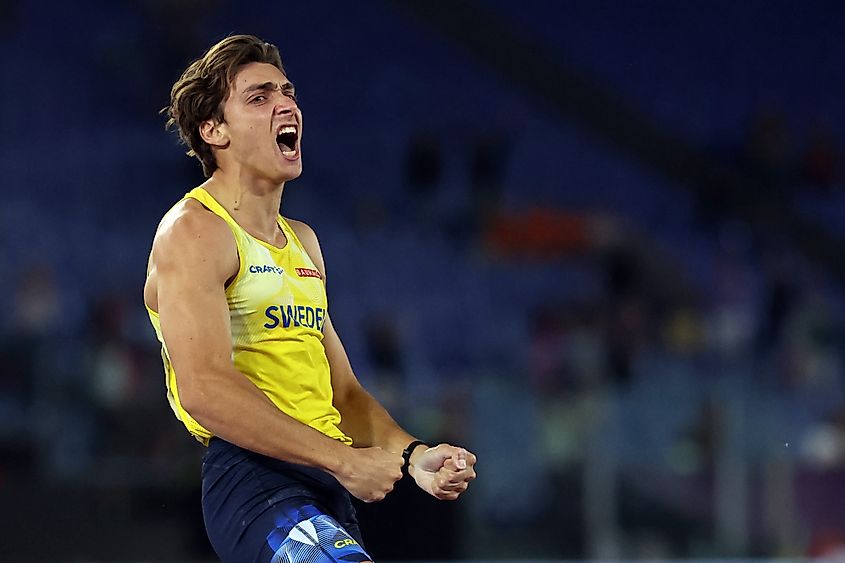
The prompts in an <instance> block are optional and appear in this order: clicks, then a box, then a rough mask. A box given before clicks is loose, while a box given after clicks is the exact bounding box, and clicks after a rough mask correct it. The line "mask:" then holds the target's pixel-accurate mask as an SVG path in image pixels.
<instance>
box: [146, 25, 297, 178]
mask: <svg viewBox="0 0 845 563" xmlns="http://www.w3.org/2000/svg"><path fill="white" fill-rule="evenodd" d="M249 63H268V64H271V65H273V66H275V67H276V68H278V69H279V70H281V71H282V73H283V74H285V69H284V67H283V66H282V58H281V56H280V55H279V50H278V48H276V46H275V45H273V44H271V43H267V42H265V41H263V40H261V39H259V38H258V37H255V36H254V35H230V36H229V37H226V38H225V39H223V40H222V41H220V42H219V43H217V44H216V45H214V46H213V47H211V48H210V49H209V50H208V51H207V52H206V53H205V54H204V55H203V56H202V58H199V59H197V60H195V61H194V62H192V63H191V64H190V66H188V68H187V69H185V72H183V73H182V76H181V77H179V80H177V81H176V82H175V83H174V84H173V88H172V89H171V90H170V105H169V106H167V107H166V108H164V109H163V110H162V113H164V114H165V115H166V116H167V128H168V129H171V128H173V127H176V128H177V129H178V131H179V138H180V139H181V140H182V142H183V143H185V144H186V145H188V148H189V149H190V150H188V152H187V154H188V156H195V157H197V158H198V159H199V161H200V163H202V171H203V174H205V176H206V178H207V177H209V176H211V174H212V173H213V172H214V171H215V170H217V161H216V159H215V158H214V154H213V153H212V152H211V147H210V146H209V145H208V143H206V142H205V141H204V140H203V139H202V136H200V125H201V124H202V123H203V122H204V121H207V120H209V119H214V120H216V121H223V104H224V102H225V101H226V98H228V97H229V92H230V90H231V87H232V81H233V80H234V78H235V75H236V74H237V73H238V70H239V69H240V67H242V66H244V65H246V64H249Z"/></svg>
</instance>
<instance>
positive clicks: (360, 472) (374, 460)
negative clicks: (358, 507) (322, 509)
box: [333, 448, 402, 502]
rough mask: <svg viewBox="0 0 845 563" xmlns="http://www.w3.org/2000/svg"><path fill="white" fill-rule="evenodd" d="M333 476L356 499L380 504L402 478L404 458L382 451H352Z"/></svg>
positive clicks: (371, 449)
mask: <svg viewBox="0 0 845 563" xmlns="http://www.w3.org/2000/svg"><path fill="white" fill-rule="evenodd" d="M333 475H334V477H335V479H337V480H338V481H339V482H340V484H341V485H343V486H344V488H345V489H346V490H347V491H349V493H350V494H351V495H352V496H354V497H355V498H358V499H360V500H362V501H364V502H377V501H380V500H382V499H383V498H384V497H386V496H387V493H389V492H390V491H392V490H393V484H394V483H396V481H398V480H399V479H401V478H402V456H401V455H400V454H394V453H390V452H388V451H386V450H383V449H381V448H349V452H348V459H346V460H345V461H344V463H342V465H341V468H340V469H339V470H338V471H337V472H336V473H334V474H333Z"/></svg>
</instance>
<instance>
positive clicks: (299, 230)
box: [285, 217, 326, 275]
mask: <svg viewBox="0 0 845 563" xmlns="http://www.w3.org/2000/svg"><path fill="white" fill-rule="evenodd" d="M285 221H287V222H288V225H290V228H291V229H293V232H294V233H296V236H297V238H299V242H301V243H302V246H304V247H305V251H306V252H308V256H310V257H311V260H312V261H313V262H314V264H315V265H316V266H317V268H319V269H320V271H321V272H322V273H323V275H326V266H325V263H324V261H323V252H322V250H320V241H319V239H318V238H317V233H315V232H314V229H312V228H311V226H310V225H308V224H307V223H303V222H302V221H297V220H296V219H289V218H287V217H285Z"/></svg>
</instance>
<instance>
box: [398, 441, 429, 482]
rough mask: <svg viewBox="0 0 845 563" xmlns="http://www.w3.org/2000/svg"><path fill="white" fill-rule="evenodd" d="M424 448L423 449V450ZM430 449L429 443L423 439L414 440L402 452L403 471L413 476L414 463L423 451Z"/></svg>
mask: <svg viewBox="0 0 845 563" xmlns="http://www.w3.org/2000/svg"><path fill="white" fill-rule="evenodd" d="M421 448H422V450H421ZM427 449H428V445H427V444H426V443H425V442H423V441H422V440H414V441H413V442H411V443H410V444H408V446H407V447H406V448H405V450H404V451H403V452H402V460H403V462H404V463H403V464H402V473H404V474H406V475H411V476H412V477H413V474H412V472H413V470H414V464H415V462H416V460H417V459H418V458H419V456H420V455H421V451H425V450H427Z"/></svg>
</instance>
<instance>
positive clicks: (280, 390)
mask: <svg viewBox="0 0 845 563" xmlns="http://www.w3.org/2000/svg"><path fill="white" fill-rule="evenodd" d="M185 198H193V199H195V200H197V201H199V202H200V203H201V204H202V205H204V206H205V207H206V208H207V209H208V210H209V211H211V212H212V213H214V214H215V215H218V216H219V217H220V218H222V219H223V220H224V221H226V223H228V225H229V227H230V228H231V229H232V234H234V236H235V241H236V242H237V245H238V256H239V259H240V269H239V270H238V273H237V274H236V276H235V277H234V279H233V280H232V281H231V283H229V285H228V287H227V288H226V300H227V302H228V304H229V314H230V318H231V327H232V360H233V361H234V364H235V367H236V368H237V369H238V370H239V371H240V372H241V373H243V374H244V375H245V376H247V377H248V378H249V379H250V380H251V381H252V382H253V383H254V384H255V385H256V386H257V387H258V388H259V389H261V390H262V391H263V392H264V394H265V395H267V396H268V397H269V398H270V400H271V401H273V403H274V404H275V405H276V406H277V407H278V408H279V410H281V411H282V412H284V413H286V414H288V415H289V416H291V417H293V418H294V419H296V420H298V421H300V422H302V423H303V424H307V425H308V426H310V427H312V428H314V429H316V430H318V431H320V432H322V433H323V434H325V435H326V436H329V437H330V438H334V439H336V440H340V441H342V442H345V443H347V444H351V443H352V439H351V438H350V437H348V436H347V435H346V434H344V433H343V432H342V431H341V430H340V428H339V424H340V413H339V412H338V410H337V409H336V408H335V407H334V406H333V405H332V386H331V374H330V373H329V362H328V359H327V358H326V351H325V348H324V346H323V326H324V324H325V322H326V314H327V300H326V288H325V282H324V280H323V278H322V275H321V274H320V272H319V270H317V267H316V266H315V265H314V262H312V261H311V258H309V256H308V253H307V252H306V251H305V248H304V247H303V246H302V243H301V242H300V241H299V239H298V238H297V236H296V233H294V231H293V229H292V228H291V226H290V225H289V224H288V223H287V221H285V219H284V218H283V217H282V216H281V215H280V216H279V218H278V223H279V227H280V228H281V229H282V231H283V232H284V234H285V237H286V238H287V241H288V243H287V245H286V246H285V248H277V247H275V246H273V245H271V244H268V243H266V242H264V241H261V240H258V239H257V238H255V237H253V236H252V235H250V234H249V233H247V232H246V231H245V230H243V229H242V228H241V226H240V225H238V224H237V223H236V222H235V220H234V219H233V218H232V216H231V215H229V213H228V212H227V211H226V209H225V208H223V206H221V205H220V204H219V203H218V202H217V201H216V200H215V199H214V198H213V197H212V196H211V194H209V193H208V192H207V191H205V190H204V189H203V188H195V189H193V190H191V191H190V192H188V193H187V194H186V195H185ZM147 312H148V313H149V315H150V321H151V322H152V324H153V328H155V331H156V336H158V339H159V342H161V345H162V348H161V355H162V358H163V360H164V371H165V379H166V384H167V399H168V401H169V403H170V407H171V408H172V409H173V412H174V414H175V415H176V418H178V419H179V420H181V421H182V423H183V424H184V425H185V426H186V427H187V429H188V431H189V432H190V433H191V434H193V435H194V436H195V437H196V438H197V439H198V440H199V441H201V442H202V443H204V444H208V440H209V439H210V438H211V437H212V434H211V432H209V431H208V430H207V429H205V428H203V427H202V425H200V424H199V423H198V422H197V421H196V420H194V419H193V418H192V417H191V415H190V414H188V412H187V411H185V409H183V408H182V405H181V403H180V402H179V387H178V385H177V375H176V373H175V372H174V370H173V366H172V364H171V363H170V359H169V356H168V352H167V345H166V344H165V343H164V338H162V334H161V323H160V322H159V316H158V314H157V313H156V312H155V311H153V310H152V309H150V308H149V307H147Z"/></svg>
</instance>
